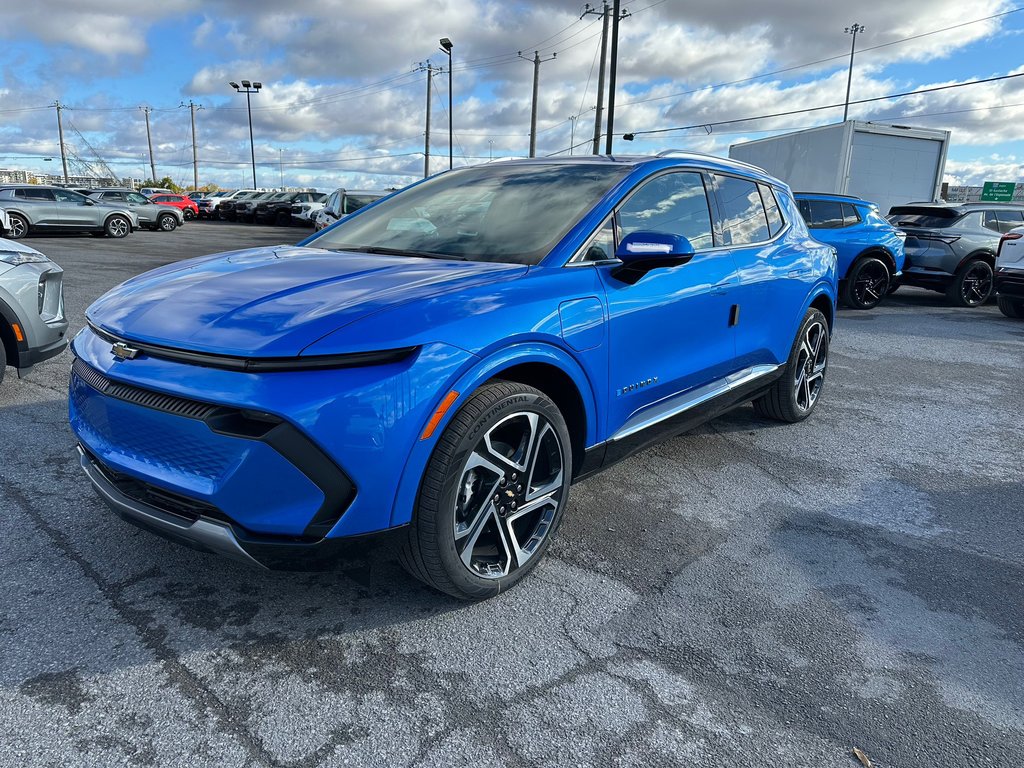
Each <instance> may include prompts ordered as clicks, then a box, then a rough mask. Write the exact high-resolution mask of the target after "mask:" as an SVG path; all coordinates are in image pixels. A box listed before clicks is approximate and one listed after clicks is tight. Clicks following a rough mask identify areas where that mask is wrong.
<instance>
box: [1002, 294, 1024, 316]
mask: <svg viewBox="0 0 1024 768" xmlns="http://www.w3.org/2000/svg"><path fill="white" fill-rule="evenodd" d="M996 304H997V305H998V307H999V311H1000V312H1002V313H1003V314H1004V315H1006V316H1007V317H1013V318H1022V317H1024V299H1011V298H1010V297H1009V296H997V297H996Z"/></svg>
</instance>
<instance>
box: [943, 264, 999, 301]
mask: <svg viewBox="0 0 1024 768" xmlns="http://www.w3.org/2000/svg"><path fill="white" fill-rule="evenodd" d="M992 278H993V273H992V265H991V264H989V263H988V262H987V261H985V260H984V259H971V260H970V261H968V262H967V263H966V264H964V265H963V266H962V267H961V268H960V269H959V270H957V273H956V276H955V277H954V278H953V282H952V283H950V284H949V288H947V289H946V298H947V299H948V300H949V303H950V304H953V305H954V306H957V307H980V306H981V305H982V304H984V303H985V302H986V301H988V300H989V297H990V296H991V295H992Z"/></svg>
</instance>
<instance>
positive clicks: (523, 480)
mask: <svg viewBox="0 0 1024 768" xmlns="http://www.w3.org/2000/svg"><path fill="white" fill-rule="evenodd" d="M564 455H565V454H564V452H563V450H562V445H561V441H560V440H559V437H558V434H557V432H556V431H555V429H554V427H552V425H551V423H550V422H549V421H548V420H547V419H546V418H544V417H543V416H541V415H540V414H537V413H532V412H527V411H520V412H517V413H513V414H511V415H509V416H507V417H505V418H504V419H502V420H501V421H499V422H498V423H497V424H495V425H494V426H493V427H491V428H490V429H489V430H487V432H486V433H485V434H484V435H483V437H482V438H481V439H480V441H479V442H478V443H477V445H476V447H475V448H474V449H473V451H472V452H471V453H470V454H469V457H468V458H467V459H466V462H465V464H464V465H463V467H462V471H461V474H460V476H459V485H458V491H457V494H456V499H455V515H454V525H453V531H452V533H453V535H454V537H455V548H456V551H457V552H458V554H459V556H460V558H461V559H462V563H463V565H465V567H466V568H467V569H468V570H469V571H470V572H471V573H472V574H474V575H475V576H479V577H481V578H485V579H500V578H502V577H505V576H508V575H509V574H510V573H512V572H513V571H515V570H517V569H519V568H522V567H524V566H525V565H526V564H527V563H528V562H530V560H531V559H532V558H533V556H534V555H535V554H536V553H537V551H538V549H539V548H540V546H541V544H542V543H543V542H544V540H545V539H546V538H547V536H548V534H549V533H550V532H551V527H552V522H553V521H554V520H555V514H556V512H557V511H558V508H559V505H560V504H561V503H562V494H563V472H564V471H565V468H564V467H563V457H564Z"/></svg>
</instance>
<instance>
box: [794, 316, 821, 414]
mask: <svg viewBox="0 0 1024 768" xmlns="http://www.w3.org/2000/svg"><path fill="white" fill-rule="evenodd" d="M827 364H828V331H827V330H826V329H825V326H824V325H822V324H821V323H819V322H814V323H810V324H809V325H808V326H807V327H806V329H805V330H804V335H803V338H802V339H801V340H800V349H799V351H798V352H797V359H796V377H795V381H794V386H795V392H796V405H797V408H799V409H800V410H801V411H809V410H811V408H813V407H814V404H815V403H816V402H817V401H818V395H819V394H820V393H821V386H822V384H824V382H825V367H826V365H827Z"/></svg>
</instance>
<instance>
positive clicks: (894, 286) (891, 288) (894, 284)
mask: <svg viewBox="0 0 1024 768" xmlns="http://www.w3.org/2000/svg"><path fill="white" fill-rule="evenodd" d="M899 289H900V284H899V283H898V282H896V281H895V280H893V281H892V282H891V283H889V295H890V296H892V295H893V294H894V293H896V291H898V290H899Z"/></svg>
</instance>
